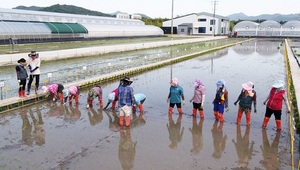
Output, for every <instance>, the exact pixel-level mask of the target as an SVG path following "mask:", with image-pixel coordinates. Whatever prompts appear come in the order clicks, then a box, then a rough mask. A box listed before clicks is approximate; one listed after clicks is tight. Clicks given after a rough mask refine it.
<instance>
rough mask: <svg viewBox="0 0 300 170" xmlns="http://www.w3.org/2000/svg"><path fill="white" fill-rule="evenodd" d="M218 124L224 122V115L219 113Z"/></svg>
mask: <svg viewBox="0 0 300 170" xmlns="http://www.w3.org/2000/svg"><path fill="white" fill-rule="evenodd" d="M219 119H220V122H224V114H222V113H219Z"/></svg>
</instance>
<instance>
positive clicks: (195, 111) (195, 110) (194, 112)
mask: <svg viewBox="0 0 300 170" xmlns="http://www.w3.org/2000/svg"><path fill="white" fill-rule="evenodd" d="M196 113H197V109H195V108H193V117H196Z"/></svg>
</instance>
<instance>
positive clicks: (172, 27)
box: [171, 0, 174, 39]
mask: <svg viewBox="0 0 300 170" xmlns="http://www.w3.org/2000/svg"><path fill="white" fill-rule="evenodd" d="M173 12H174V0H172V12H171V39H173Z"/></svg>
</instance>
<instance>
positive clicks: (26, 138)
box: [21, 110, 33, 146]
mask: <svg viewBox="0 0 300 170" xmlns="http://www.w3.org/2000/svg"><path fill="white" fill-rule="evenodd" d="M21 118H22V143H23V144H25V145H28V146H32V144H33V139H32V135H31V131H32V125H31V123H30V122H29V119H28V116H27V111H26V110H22V111H21Z"/></svg>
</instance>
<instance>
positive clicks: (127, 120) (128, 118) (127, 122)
mask: <svg viewBox="0 0 300 170" xmlns="http://www.w3.org/2000/svg"><path fill="white" fill-rule="evenodd" d="M125 119H126V126H127V127H128V126H130V116H126V118H125Z"/></svg>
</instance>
